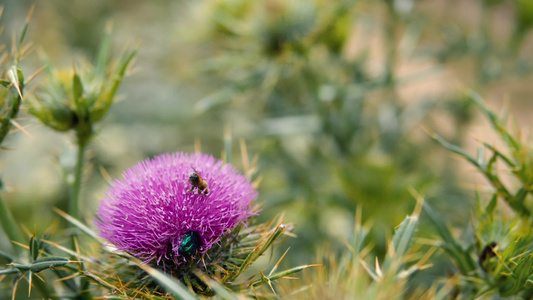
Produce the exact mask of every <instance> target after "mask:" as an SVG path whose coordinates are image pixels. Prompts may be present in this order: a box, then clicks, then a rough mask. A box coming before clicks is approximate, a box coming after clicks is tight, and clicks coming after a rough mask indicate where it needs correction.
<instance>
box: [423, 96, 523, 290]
mask: <svg viewBox="0 0 533 300" xmlns="http://www.w3.org/2000/svg"><path fill="white" fill-rule="evenodd" d="M469 97H470V98H471V99H472V101H474V102H475V103H476V104H477V105H478V106H479V108H480V109H481V111H482V112H483V114H484V115H485V116H486V117H487V119H488V121H489V122H490V125H491V126H492V128H493V130H494V131H495V132H496V133H497V134H498V136H499V137H500V138H501V140H502V141H503V142H504V145H505V146H506V149H498V148H496V147H495V146H493V145H491V144H489V143H487V142H483V141H482V142H481V144H482V145H481V146H480V148H479V149H478V154H477V156H476V157H474V156H471V155H470V154H468V153H467V152H466V151H464V150H463V149H461V148H460V147H458V146H456V145H453V144H450V143H449V142H447V141H446V140H445V139H443V138H442V137H441V136H439V135H437V134H435V133H432V136H433V138H434V139H435V140H437V141H438V142H439V143H441V144H442V145H443V146H444V147H446V148H447V149H448V150H450V151H452V152H454V153H456V154H458V155H459V156H461V157H462V158H464V159H465V160H467V161H468V162H469V163H470V164H472V165H473V166H474V167H475V168H476V169H477V170H478V171H479V172H480V173H481V174H483V175H484V177H485V178H486V179H487V181H488V182H489V183H490V185H491V186H492V190H491V191H490V193H491V197H490V199H489V201H488V203H484V201H483V200H482V199H481V197H480V195H479V193H476V195H477V211H476V213H475V215H474V218H473V221H472V225H471V226H472V227H473V228H472V232H473V233H474V234H473V235H468V236H467V238H466V241H465V242H460V241H459V239H458V238H456V237H454V235H453V234H452V233H451V230H450V229H449V228H448V226H447V225H446V223H445V221H444V220H443V219H442V218H441V217H440V216H439V215H438V214H437V213H436V212H435V211H434V210H433V209H432V208H431V207H430V206H428V205H426V206H425V207H424V209H425V211H426V213H427V214H428V216H429V217H430V220H431V221H432V223H433V224H434V226H435V228H436V229H437V232H438V235H439V236H440V238H441V239H442V246H441V247H442V248H443V249H444V251H445V252H446V253H447V254H448V256H449V257H450V259H451V261H452V262H453V264H454V269H453V272H457V274H458V279H459V280H458V281H457V282H456V284H455V286H454V288H455V292H454V293H455V294H457V295H458V296H459V297H461V298H472V297H473V298H479V297H484V298H487V299H498V297H516V298H517V299H529V298H531V296H532V295H533V248H532V245H533V231H532V229H531V228H532V227H531V221H532V216H531V209H532V206H531V203H532V202H531V199H532V198H531V183H532V182H533V173H532V169H531V166H532V164H531V161H532V157H531V151H530V149H529V147H528V144H527V143H526V142H523V141H521V140H520V139H519V138H518V137H517V135H516V134H514V133H512V132H511V131H510V130H509V129H507V125H506V122H507V120H506V117H505V118H501V117H499V116H498V115H497V114H496V113H494V112H493V111H492V110H491V109H489V108H488V107H487V106H486V105H485V104H484V103H483V101H482V99H481V97H480V96H479V95H478V94H476V93H474V92H470V93H469ZM487 152H488V159H487ZM502 165H503V166H502ZM504 174H505V175H504ZM507 174H510V175H511V176H512V177H513V178H514V179H516V180H515V181H514V183H513V182H511V183H509V180H505V179H504V178H503V177H504V176H506V175H507ZM503 206H505V207H506V208H507V209H504V208H503ZM509 209H510V213H509V212H507V213H506V211H509Z"/></svg>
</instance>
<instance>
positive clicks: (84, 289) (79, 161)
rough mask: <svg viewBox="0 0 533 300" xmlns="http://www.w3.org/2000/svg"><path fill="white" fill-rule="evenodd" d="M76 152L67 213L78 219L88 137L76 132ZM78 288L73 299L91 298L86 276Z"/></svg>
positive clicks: (74, 244)
mask: <svg viewBox="0 0 533 300" xmlns="http://www.w3.org/2000/svg"><path fill="white" fill-rule="evenodd" d="M77 140H78V154H77V157H76V168H75V169H74V182H73V183H72V185H71V189H70V199H69V201H70V202H69V214H70V216H72V217H73V218H75V219H76V220H80V221H81V219H80V217H81V211H80V191H81V180H82V174H83V165H84V158H85V150H86V149H87V144H88V138H86V137H85V136H84V135H80V134H78V139H77ZM76 236H77V235H76V234H75V233H74V234H73V235H72V248H73V249H76V248H75V247H76V243H75V240H76ZM82 269H83V264H82ZM79 288H80V290H79V291H77V292H78V295H77V296H76V298H75V299H80V300H91V299H93V296H92V294H91V292H90V291H89V282H88V280H87V279H86V278H83V277H82V278H80V282H79Z"/></svg>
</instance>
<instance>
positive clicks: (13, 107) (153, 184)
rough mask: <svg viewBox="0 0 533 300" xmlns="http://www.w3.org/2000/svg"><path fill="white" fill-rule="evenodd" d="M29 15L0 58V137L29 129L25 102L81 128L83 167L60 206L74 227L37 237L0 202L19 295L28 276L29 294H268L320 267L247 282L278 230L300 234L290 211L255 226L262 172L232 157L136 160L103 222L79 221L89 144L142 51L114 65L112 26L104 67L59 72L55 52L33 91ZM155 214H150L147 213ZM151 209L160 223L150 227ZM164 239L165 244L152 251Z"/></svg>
mask: <svg viewBox="0 0 533 300" xmlns="http://www.w3.org/2000/svg"><path fill="white" fill-rule="evenodd" d="M29 20H30V18H29V17H28V19H27V21H26V23H25V25H24V28H23V31H22V34H21V37H20V39H19V40H18V41H17V43H16V44H14V46H13V50H12V52H11V54H10V55H7V54H6V55H2V56H1V57H2V61H1V62H2V67H3V70H2V73H1V74H2V79H1V84H2V87H3V89H2V94H1V96H2V98H1V99H0V100H1V102H0V104H1V107H2V109H3V111H2V114H1V115H0V122H1V123H0V124H1V128H0V132H1V133H2V135H1V138H0V142H1V141H2V140H3V139H4V137H5V136H6V135H7V133H9V132H10V129H11V126H12V125H13V126H15V127H18V128H19V129H21V130H22V129H23V128H22V127H21V126H20V125H19V124H18V123H17V121H16V120H15V118H16V117H17V114H18V112H19V110H20V107H21V105H22V104H25V107H27V110H28V112H29V113H30V114H32V115H34V116H35V117H37V119H38V120H40V121H41V122H42V123H43V124H44V125H45V126H47V127H49V128H51V129H53V130H56V131H59V132H74V144H75V145H76V146H77V150H78V151H77V157H76V164H75V166H74V167H73V168H70V169H67V168H66V167H65V169H66V170H65V172H66V173H67V174H69V175H70V176H67V178H69V179H67V183H68V185H69V189H70V195H69V203H68V213H65V212H62V211H60V210H56V211H57V213H58V214H59V215H61V216H62V217H63V218H64V219H66V220H67V221H68V223H69V224H70V228H69V230H68V231H61V230H57V228H56V227H54V226H52V227H51V228H49V229H47V230H45V233H44V234H42V235H37V234H36V230H34V231H33V234H30V233H26V234H23V233H21V231H20V230H19V227H18V223H17V221H16V220H15V219H14V218H13V216H12V214H11V213H10V210H9V208H8V206H7V205H6V203H5V202H4V200H3V199H2V198H0V204H1V206H0V211H1V212H0V213H1V216H0V219H1V222H2V228H3V230H4V231H5V232H6V234H7V236H8V237H9V239H10V240H11V242H12V244H13V251H5V252H4V251H1V252H0V257H1V259H2V261H6V263H5V265H4V266H3V267H1V268H0V281H3V282H2V284H4V285H5V284H6V283H9V282H11V284H8V286H9V285H10V286H11V291H12V298H13V299H15V297H16V295H18V294H19V292H18V290H19V288H18V287H19V284H20V282H21V281H22V280H26V281H27V283H28V296H30V295H31V293H32V288H34V287H35V288H37V289H38V290H39V293H40V294H41V296H42V297H43V298H46V299H52V298H54V299H56V298H68V299H94V298H95V297H102V296H105V297H107V298H109V297H111V298H120V299H137V298H146V299H171V298H173V297H178V298H185V299H194V298H196V296H195V294H203V295H215V294H217V295H220V296H222V297H236V295H237V294H245V295H256V296H259V295H261V294H262V292H261V291H258V290H257V288H259V287H260V286H262V285H269V286H270V287H271V288H272V283H273V282H275V281H276V280H278V279H281V278H285V277H288V276H290V275H291V274H294V273H297V272H299V271H301V270H303V269H306V268H309V267H310V265H305V266H300V267H296V268H292V269H287V270H284V271H278V272H276V270H277V269H278V266H279V264H280V261H281V259H280V261H278V263H277V264H276V265H275V266H274V267H273V269H272V271H271V272H270V273H269V274H268V275H265V274H263V273H262V272H260V273H257V274H256V275H254V276H252V277H249V278H247V279H241V278H242V277H243V276H244V275H243V274H244V272H245V271H246V270H248V269H249V268H250V266H251V265H252V264H253V263H254V262H255V261H256V260H257V259H258V258H259V257H261V256H262V255H263V254H264V253H265V252H266V251H267V250H268V249H271V248H272V247H273V246H274V245H275V244H277V241H278V240H279V238H280V237H282V236H284V235H287V234H290V231H291V229H292V225H290V224H285V223H282V219H281V218H280V219H278V220H277V221H272V222H270V223H265V224H256V223H255V222H253V220H252V219H250V217H252V216H254V215H256V214H257V213H258V211H259V209H258V207H257V206H256V205H255V204H253V203H252V201H253V200H255V198H256V196H257V192H255V191H254V189H253V183H252V182H250V180H249V178H250V177H251V176H252V174H251V173H249V174H247V177H246V176H244V175H241V174H240V173H238V171H237V170H236V169H234V168H233V167H232V166H231V165H229V164H227V163H225V162H223V161H215V159H214V158H213V157H212V156H208V155H202V154H199V153H198V154H192V155H190V156H189V155H188V154H183V153H180V154H176V155H175V156H170V155H167V156H161V157H159V159H160V160H159V162H158V163H156V162H155V160H154V161H153V162H151V161H147V162H141V163H140V164H139V165H137V166H136V167H134V168H133V170H134V171H135V172H140V173H138V174H137V175H139V176H136V175H132V174H135V173H134V172H133V171H131V170H128V171H126V172H125V173H124V174H129V175H125V178H126V180H127V182H126V183H123V182H120V181H118V180H117V181H115V183H114V184H113V185H112V188H111V189H110V191H109V193H108V198H106V199H105V200H103V202H102V206H101V209H100V210H99V213H98V219H97V221H96V225H97V226H98V228H99V230H98V231H95V230H93V229H91V228H90V227H89V226H87V225H86V224H84V222H83V221H82V220H81V219H80V197H79V195H80V189H81V182H82V174H83V173H82V169H83V167H84V165H85V164H86V158H85V152H86V149H87V147H88V146H89V144H90V142H91V141H92V139H93V137H94V136H95V134H96V132H97V131H96V130H95V128H96V126H98V123H99V122H100V121H101V120H102V119H103V118H104V116H105V115H106V113H107V112H108V111H109V108H110V107H111V105H112V104H113V102H114V97H115V94H116V92H117V90H118V87H119V86H120V84H121V82H122V79H123V78H124V76H125V75H126V72H127V70H128V67H129V65H130V64H131V62H132V60H133V58H134V56H135V54H136V52H137V48H127V49H126V50H125V51H123V52H122V53H121V54H120V55H119V56H118V57H117V58H116V59H115V60H113V61H112V60H111V59H110V57H111V51H110V39H111V38H110V30H107V31H106V35H105V37H104V39H103V42H102V45H101V47H100V50H99V54H98V56H97V58H96V62H95V63H94V64H90V63H87V62H85V63H83V64H81V67H78V68H80V69H77V68H76V67H75V66H73V68H72V70H66V71H56V70H54V69H53V68H52V66H51V62H50V61H48V60H47V59H45V60H44V64H45V67H44V70H45V72H46V78H45V80H44V83H42V87H40V88H38V89H37V91H36V92H35V93H34V94H32V95H31V96H29V97H26V95H25V93H24V91H25V88H26V86H27V83H28V82H29V80H27V81H25V80H24V76H23V73H22V71H21V70H20V69H19V68H18V63H19V60H20V58H21V56H22V54H24V53H25V48H24V47H23V41H24V37H25V34H26V31H27V28H28V25H29ZM32 78H33V76H31V77H30V80H31V79H32ZM244 150H245V148H244ZM246 157H247V156H246ZM179 158H183V159H182V160H180V159H179ZM243 158H244V156H243ZM193 165H194V166H193ZM246 165H248V166H249V165H250V164H249V162H247V164H246ZM142 166H148V167H147V168H146V169H142ZM195 168H198V169H199V170H200V171H196V169H195ZM252 169H255V168H254V167H253V166H252ZM140 170H144V171H140ZM165 170H166V171H165ZM191 170H194V172H199V173H201V176H204V178H205V179H206V180H208V181H209V188H207V183H206V184H205V187H202V190H199V188H198V187H195V186H192V187H189V186H186V185H188V184H190V183H191V182H192V181H191V180H189V182H187V180H186V176H187V174H189V173H188V172H189V171H191ZM178 171H179V172H178ZM128 172H129V173H128ZM194 174H195V175H196V176H198V174H197V173H194ZM152 179H153V180H152ZM173 189H177V193H175V194H173V192H176V191H175V190H173ZM146 197H148V198H146ZM207 200H208V201H207ZM164 203H166V204H165V205H166V206H164V205H163V204H164ZM143 206H145V207H144V208H143ZM128 209H129V210H128ZM141 209H144V210H141ZM150 209H151V210H150ZM145 211H151V213H150V214H142V212H145ZM171 213H173V214H174V219H173V220H170V219H168V220H167V219H166V214H171ZM153 216H155V218H156V219H157V224H152V223H150V218H152V217H153ZM125 225H127V226H129V227H124V226H125ZM151 225H154V226H155V227H154V226H151ZM122 228H124V229H122ZM164 228H166V231H165V230H164ZM141 230H142V231H144V235H142V234H141V232H140V231H141ZM149 232H152V233H156V232H157V234H153V235H150V234H148V233H149ZM80 233H83V235H80ZM102 237H104V238H105V239H103V238H102ZM121 238H122V240H121ZM158 239H159V240H158ZM28 240H29V242H28ZM134 241H135V242H141V243H144V244H143V245H142V246H143V247H145V248H147V249H146V251H148V252H140V251H138V249H140V248H135V247H133V248H132V247H127V245H132V243H134ZM65 242H66V244H68V246H66V245H65ZM110 242H112V243H114V245H113V244H111V243H110ZM155 245H163V246H164V248H161V249H160V248H157V247H155V248H153V249H149V248H150V246H152V247H154V246H155ZM87 249H91V250H87ZM143 253H150V254H152V255H151V256H150V255H148V256H146V255H144V254H143ZM160 262H162V263H161V264H160ZM246 276H249V275H246ZM6 278H9V279H11V280H5V279H6Z"/></svg>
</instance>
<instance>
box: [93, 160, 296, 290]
mask: <svg viewBox="0 0 533 300" xmlns="http://www.w3.org/2000/svg"><path fill="white" fill-rule="evenodd" d="M198 179H199V180H201V181H202V182H203V183H204V184H205V185H203V188H202V185H200V184H197V181H198ZM256 197H257V192H256V191H254V189H253V185H252V183H251V182H250V181H249V179H247V178H246V177H245V176H243V175H241V174H239V173H238V172H237V170H235V169H234V168H233V167H232V166H231V165H230V164H224V163H223V161H221V160H215V159H214V158H213V157H212V156H209V155H206V154H200V153H195V154H187V153H174V154H165V155H160V156H156V157H154V158H153V159H149V160H146V161H143V162H140V163H138V164H137V165H135V166H134V167H132V168H131V169H128V170H126V171H125V172H124V173H123V179H122V180H115V181H114V182H113V184H112V185H111V188H110V189H109V191H108V192H107V196H106V198H104V199H103V200H102V202H101V204H100V207H99V209H98V212H97V219H96V220H95V225H96V226H97V228H98V232H99V234H100V235H101V236H102V237H104V238H105V239H107V240H108V241H110V242H111V243H112V244H113V245H114V246H115V247H117V248H118V249H120V250H122V251H124V252H126V253H127V255H128V256H132V257H135V258H137V259H138V260H139V261H140V262H141V263H142V264H144V265H151V266H153V267H154V268H156V269H158V270H160V271H162V272H164V273H165V274H168V275H169V276H170V277H172V278H175V279H178V280H179V281H181V282H182V283H183V284H185V285H188V286H189V287H190V288H191V289H192V290H193V291H194V292H196V293H202V294H207V295H209V294H214V293H215V292H216V288H215V287H212V284H211V283H210V282H211V281H212V280H213V279H211V278H217V281H218V282H219V283H222V284H226V285H227V286H228V287H229V288H230V289H233V290H237V291H238V290H241V289H244V290H246V289H247V288H252V287H257V286H259V285H261V283H263V281H264V280H265V282H270V281H274V280H275V279H279V278H282V277H284V276H288V275H290V274H292V273H294V272H297V271H299V270H301V269H303V268H306V267H307V266H304V267H299V268H296V269H292V270H289V271H285V272H283V273H280V274H281V275H280V274H277V273H272V274H270V275H269V276H270V277H267V276H263V277H261V278H259V279H258V280H255V281H254V280H250V281H249V282H248V283H246V282H244V283H239V284H237V282H236V279H237V278H238V277H239V275H240V274H241V273H242V272H243V271H244V270H246V269H247V268H248V266H249V265H250V264H251V263H252V262H253V261H255V260H256V259H257V258H258V257H259V256H260V255H261V254H262V253H264V251H266V249H268V248H269V247H270V246H271V245H272V244H273V242H274V240H275V239H277V238H278V237H279V236H280V235H281V234H283V233H287V232H288V231H289V230H290V227H289V225H286V224H285V225H284V224H281V223H277V224H276V225H275V226H274V227H272V224H270V225H265V224H263V225H255V224H253V225H252V224H249V223H248V220H249V219H250V217H252V216H254V215H256V214H257V212H258V208H257V205H256V204H255V203H254V200H255V198H256ZM141 268H142V265H141ZM112 270H117V271H118V272H122V271H121V270H120V268H116V267H112ZM148 270H150V269H148ZM103 276H104V277H105V278H107V279H106V280H110V277H111V276H110V274H107V275H103ZM137 280H138V279H137ZM110 285H112V284H111V283H110ZM140 290H142V288H140Z"/></svg>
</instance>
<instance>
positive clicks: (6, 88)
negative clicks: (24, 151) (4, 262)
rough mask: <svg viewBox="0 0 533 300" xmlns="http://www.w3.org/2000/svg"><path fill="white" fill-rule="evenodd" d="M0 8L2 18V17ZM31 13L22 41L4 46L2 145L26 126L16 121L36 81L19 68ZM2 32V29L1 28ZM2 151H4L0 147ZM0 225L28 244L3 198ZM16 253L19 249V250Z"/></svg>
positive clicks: (0, 65)
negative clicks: (9, 135) (8, 46)
mask: <svg viewBox="0 0 533 300" xmlns="http://www.w3.org/2000/svg"><path fill="white" fill-rule="evenodd" d="M2 11H3V10H2V9H1V8H0V16H1V15H2ZM30 19H31V13H30V14H29V15H28V17H27V19H26V22H25V23H24V26H23V28H22V31H21V34H20V37H19V38H18V40H17V39H16V37H14V38H13V42H12V43H13V44H12V49H11V52H7V51H6V48H7V47H6V46H5V45H1V46H0V145H2V142H3V141H4V139H5V138H6V136H7V135H8V134H9V133H10V130H11V129H12V127H13V126H15V127H17V128H18V129H22V126H21V125H19V124H18V123H17V121H16V120H15V119H16V118H17V115H18V113H19V111H20V107H21V105H22V101H23V95H24V93H25V90H26V85H27V84H28V83H29V82H30V81H31V80H32V78H33V77H34V75H32V76H30V77H29V78H28V79H27V80H25V79H24V74H23V72H22V70H21V69H20V68H19V62H20V61H21V59H22V58H23V57H24V55H25V54H26V52H27V51H28V48H27V47H26V46H25V45H24V39H25V37H26V32H27V30H28V26H29V21H30ZM0 31H1V28H0ZM0 149H2V150H3V149H4V148H3V147H1V146H0ZM2 190H3V184H2V179H1V178H0V192H1V191H2ZM0 224H1V225H2V228H3V229H4V231H5V233H6V234H7V236H8V238H9V239H10V240H11V241H12V242H19V243H22V242H24V238H23V235H22V234H21V232H20V229H19V227H18V224H17V223H16V222H15V219H14V218H13V215H12V214H11V211H10V210H9V207H8V206H7V204H6V203H5V200H4V199H3V198H2V196H1V195H0ZM15 249H16V251H18V250H19V249H17V248H15Z"/></svg>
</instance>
